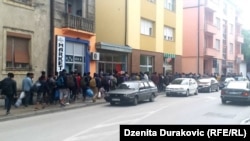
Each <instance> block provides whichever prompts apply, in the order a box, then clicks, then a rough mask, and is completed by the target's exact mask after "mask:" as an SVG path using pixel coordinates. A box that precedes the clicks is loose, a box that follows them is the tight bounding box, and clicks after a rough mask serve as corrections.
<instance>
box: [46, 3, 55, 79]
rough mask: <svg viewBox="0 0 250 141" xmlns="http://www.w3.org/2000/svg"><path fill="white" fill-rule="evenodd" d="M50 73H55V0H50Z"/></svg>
mask: <svg viewBox="0 0 250 141" xmlns="http://www.w3.org/2000/svg"><path fill="white" fill-rule="evenodd" d="M48 59H49V60H48V65H49V66H48V69H49V70H48V73H49V74H52V75H54V74H55V49H54V0H50V45H49V57H48Z"/></svg>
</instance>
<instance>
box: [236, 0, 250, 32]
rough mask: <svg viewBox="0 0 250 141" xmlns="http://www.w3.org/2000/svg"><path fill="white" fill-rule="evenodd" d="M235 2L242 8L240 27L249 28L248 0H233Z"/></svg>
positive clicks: (249, 12) (249, 11) (249, 8)
mask: <svg viewBox="0 0 250 141" xmlns="http://www.w3.org/2000/svg"><path fill="white" fill-rule="evenodd" d="M235 3H236V4H237V5H238V6H239V8H240V9H241V10H242V14H241V20H242V24H243V25H242V28H243V29H250V16H249V14H250V0H235Z"/></svg>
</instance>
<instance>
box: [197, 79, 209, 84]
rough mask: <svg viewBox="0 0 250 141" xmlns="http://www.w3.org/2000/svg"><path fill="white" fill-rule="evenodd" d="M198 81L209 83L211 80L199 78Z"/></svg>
mask: <svg viewBox="0 0 250 141" xmlns="http://www.w3.org/2000/svg"><path fill="white" fill-rule="evenodd" d="M198 81H199V82H201V83H203V82H204V83H209V82H211V80H210V79H199V80H198Z"/></svg>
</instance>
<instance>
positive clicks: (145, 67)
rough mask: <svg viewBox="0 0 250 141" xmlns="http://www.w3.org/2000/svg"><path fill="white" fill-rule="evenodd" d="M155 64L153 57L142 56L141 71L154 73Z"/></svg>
mask: <svg viewBox="0 0 250 141" xmlns="http://www.w3.org/2000/svg"><path fill="white" fill-rule="evenodd" d="M153 62H154V57H153V56H146V55H141V56H140V71H141V72H149V73H152V72H153Z"/></svg>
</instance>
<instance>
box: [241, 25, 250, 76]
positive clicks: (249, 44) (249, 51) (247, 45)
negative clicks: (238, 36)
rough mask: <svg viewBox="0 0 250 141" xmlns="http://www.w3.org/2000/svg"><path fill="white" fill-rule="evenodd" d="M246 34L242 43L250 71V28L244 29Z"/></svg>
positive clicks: (243, 32) (243, 31)
mask: <svg viewBox="0 0 250 141" xmlns="http://www.w3.org/2000/svg"><path fill="white" fill-rule="evenodd" d="M242 34H243V36H244V43H243V44H242V47H241V49H242V51H241V52H242V53H243V54H244V60H245V62H246V64H247V72H249V71H250V30H242Z"/></svg>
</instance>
